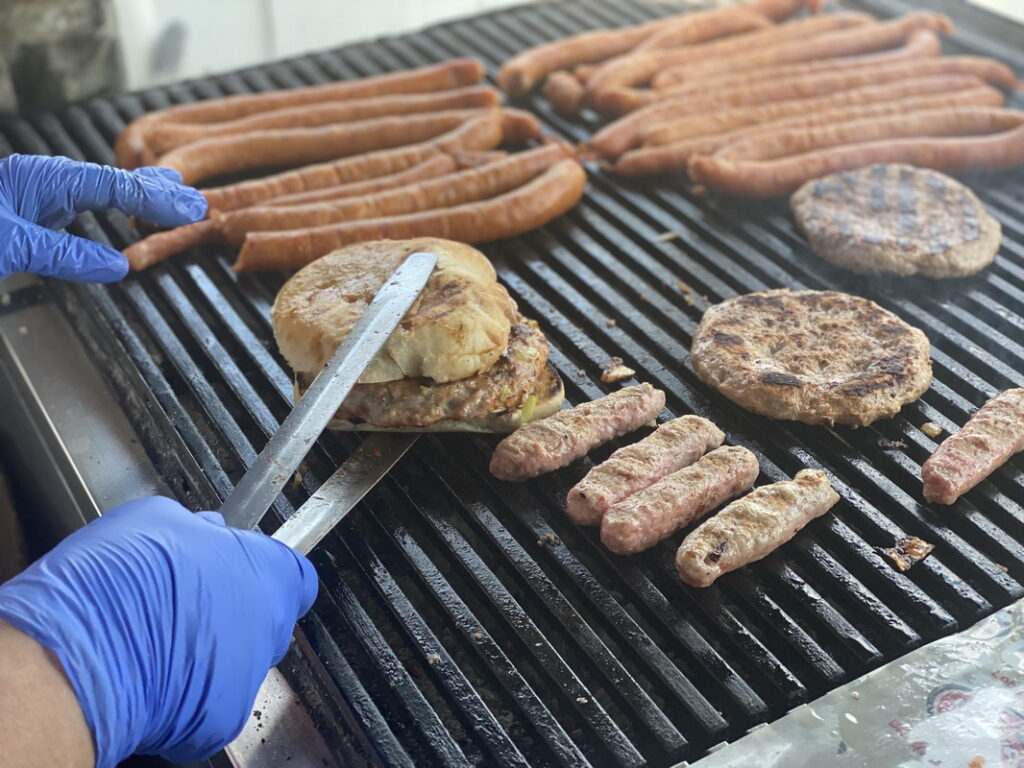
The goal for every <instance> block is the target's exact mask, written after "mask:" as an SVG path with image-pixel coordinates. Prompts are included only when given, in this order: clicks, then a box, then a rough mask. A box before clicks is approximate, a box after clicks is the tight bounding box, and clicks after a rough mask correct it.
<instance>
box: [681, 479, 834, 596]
mask: <svg viewBox="0 0 1024 768" xmlns="http://www.w3.org/2000/svg"><path fill="white" fill-rule="evenodd" d="M837 501H839V494H838V493H836V492H835V489H834V488H832V483H831V482H829V479H828V476H827V475H826V474H825V473H824V472H822V471H821V470H820V469H802V470H800V471H799V472H797V473H796V477H795V478H794V479H792V480H784V481H783V482H781V483H772V484H771V485H763V486H761V487H760V488H756V489H754V490H753V491H751V492H750V493H748V494H747V495H746V496H744V497H743V498H742V499H738V500H736V501H734V502H732V503H731V504H729V506H727V507H726V508H725V509H723V510H722V511H721V512H719V513H718V514H717V515H715V516H714V517H712V518H711V519H710V520H706V521H705V522H703V523H701V524H700V525H699V526H697V528H696V530H694V531H692V532H691V533H690V535H689V536H687V537H686V538H685V539H683V543H682V546H680V547H679V551H678V552H676V569H677V570H678V571H679V576H680V578H681V579H682V580H683V581H685V582H686V583H687V584H689V585H691V586H694V587H707V586H710V585H711V584H712V583H713V582H714V581H715V579H717V578H718V577H719V576H721V575H722V574H723V573H728V572H729V571H734V570H736V569H737V568H740V567H742V566H744V565H746V564H747V563H752V562H754V561H755V560H760V559H761V558H762V557H766V556H767V555H769V554H771V553H772V552H773V551H775V550H776V549H778V548H779V547H780V546H782V545H783V544H785V543H786V542H787V541H789V540H790V539H791V538H793V537H794V536H795V535H796V534H797V533H798V532H799V531H800V530H801V529H802V528H803V527H804V526H805V525H807V523H809V522H811V520H813V519H814V518H816V517H821V516H822V515H823V514H825V513H826V512H828V511H829V510H830V509H831V508H832V507H833V506H835V504H836V502H837Z"/></svg>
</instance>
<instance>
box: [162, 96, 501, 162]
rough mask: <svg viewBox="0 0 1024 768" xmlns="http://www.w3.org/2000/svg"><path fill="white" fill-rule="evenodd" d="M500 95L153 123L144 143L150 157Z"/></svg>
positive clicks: (484, 101) (474, 105) (483, 101)
mask: <svg viewBox="0 0 1024 768" xmlns="http://www.w3.org/2000/svg"><path fill="white" fill-rule="evenodd" d="M500 104H501V97H500V96H499V95H498V92H497V91H495V90H494V89H493V88H488V87H485V86H472V87H469V88H458V89H455V90H452V91H437V92H434V93H422V94H412V95H409V94H396V95H392V96H378V97H374V98H369V99H356V100H353V101H332V102H325V103H322V104H320V103H317V104H312V105H310V104H304V105H300V106H295V107H286V108H284V109H275V110H273V111H272V112H259V113H257V114H255V115H250V116H248V117H243V118H239V119H237V120H228V121H225V122H222V123H157V124H156V125H154V126H153V127H152V128H151V129H150V130H149V137H148V139H147V142H146V145H147V149H148V151H149V153H151V154H152V156H153V157H154V158H156V157H159V156H160V155H162V154H164V153H166V152H169V151H170V150H172V149H175V148H176V147H180V146H182V145H183V144H188V143H189V142H193V141H199V140H200V139H207V138H210V137H211V136H232V135H236V136H237V135H240V134H243V133H249V132H251V131H261V130H266V129H268V128H314V127H317V126H320V125H328V124H331V123H354V122H357V121H360V120H369V119H371V118H374V117H385V116H388V115H411V114H416V113H422V112H442V111H445V110H451V109H484V108H488V107H497V106H500Z"/></svg>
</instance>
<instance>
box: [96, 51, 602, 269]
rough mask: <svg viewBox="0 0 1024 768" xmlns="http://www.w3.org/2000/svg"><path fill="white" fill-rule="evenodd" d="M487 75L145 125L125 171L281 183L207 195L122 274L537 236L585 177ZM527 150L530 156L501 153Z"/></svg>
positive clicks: (477, 70)
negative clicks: (218, 258)
mask: <svg viewBox="0 0 1024 768" xmlns="http://www.w3.org/2000/svg"><path fill="white" fill-rule="evenodd" d="M483 76H484V68H483V65H482V64H481V63H480V62H479V61H476V60H474V59H456V60H452V61H447V62H444V63H441V64H436V65H433V66H428V67H423V68H420V69H414V70H407V71H400V72H394V73H390V74H386V75H380V76H376V77H367V78H363V79H360V80H349V81H344V82H339V83H331V84H328V85H321V86H314V87H309V88H297V89H292V90H283V91H274V92H270V93H263V94H256V95H243V96H232V97H228V98H224V99H213V100H210V101H202V102H198V103H195V104H186V105H181V106H176V107H171V108H169V109H164V110H161V111H158V112H150V113H148V114H146V115H143V116H142V117H140V118H139V119H137V120H135V121H133V122H132V123H131V124H129V125H128V126H127V127H126V128H125V129H124V131H123V132H122V133H121V135H120V136H119V138H118V141H117V144H116V147H115V149H116V154H117V161H118V164H119V165H121V166H122V167H125V168H135V167H138V166H140V165H151V164H155V165H160V166H163V167H166V168H173V169H175V170H177V171H178V172H179V173H181V176H182V178H183V180H184V181H185V183H187V184H192V185H198V184H200V183H202V182H205V181H208V180H210V179H216V178H218V177H223V176H225V175H228V174H249V175H251V174H253V173H258V172H265V171H267V170H275V171H278V172H276V173H272V174H270V175H265V176H262V177H258V178H253V179H249V180H246V181H241V182H237V183H234V184H228V185H226V186H215V187H207V188H204V189H203V190H202V192H203V194H204V195H205V196H206V199H207V201H208V203H209V208H210V214H209V217H208V218H207V219H205V220H204V221H202V222H199V223H197V224H192V225H189V226H186V227H180V228H178V229H175V230H170V231H167V232H160V233H157V234H154V235H151V236H149V237H146V238H144V239H143V240H141V241H139V242H138V243H135V244H134V245H132V246H130V247H129V248H127V249H126V250H125V255H126V256H127V257H128V260H129V263H130V264H131V266H132V268H133V269H136V270H139V269H145V268H146V267H148V266H150V265H152V264H155V263H157V262H159V261H161V260H163V259H165V258H167V257H168V256H171V255H173V254H175V253H179V252H181V251H182V250H185V249H186V248H189V247H191V246H193V245H198V244H201V243H210V242H226V243H229V244H231V245H233V246H236V247H239V248H240V253H239V259H238V262H237V264H236V269H239V270H255V269H294V268H299V267H302V266H304V265H305V264H308V263H309V262H310V261H313V260H314V259H316V258H318V257H319V256H322V255H324V254H325V253H328V252H329V251H332V250H334V249H336V248H340V247H342V246H345V245H349V244H351V243H354V242H360V241H364V240H377V239H384V238H392V239H404V238H412V237H428V236H432V237H442V238H447V239H451V240H459V241H462V242H466V243H478V242H485V241H489V240H496V239H499V238H503V237H511V236H513V235H517V234H520V233H522V232H525V231H528V230H530V229H534V228H536V227H539V226H542V225H543V224H545V223H547V222H548V221H550V220H551V219H553V218H555V217H557V216H560V215H562V214H563V213H565V212H566V211H568V210H569V209H570V208H572V207H573V206H574V205H575V204H576V203H577V202H578V201H579V199H580V197H582V195H583V190H584V187H585V186H586V174H585V172H584V170H583V168H582V167H581V166H580V164H579V162H578V161H577V159H576V157H575V155H574V153H573V152H572V151H571V149H570V148H568V147H567V146H566V145H563V144H561V143H558V142H556V141H552V140H550V139H549V138H546V137H543V136H542V134H541V128H540V123H539V122H538V121H537V119H536V118H535V117H534V116H533V115H531V114H529V113H527V112H523V111H521V110H516V109H503V108H502V107H501V99H500V95H499V94H498V92H497V91H495V90H493V89H491V88H488V87H484V86H481V85H479V82H480V80H481V79H482V78H483ZM527 142H532V143H539V145H538V146H536V147H534V148H532V149H528V150H527V151H525V152H520V153H517V154H508V153H507V152H505V151H502V150H499V149H498V147H499V146H501V145H523V144H525V143H527ZM282 169H283V170H282Z"/></svg>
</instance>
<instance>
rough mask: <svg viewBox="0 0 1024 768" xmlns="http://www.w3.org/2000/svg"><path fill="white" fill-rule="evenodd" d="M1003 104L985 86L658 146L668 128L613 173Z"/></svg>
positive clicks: (658, 169) (650, 171) (639, 172)
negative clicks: (778, 139) (856, 125)
mask: <svg viewBox="0 0 1024 768" xmlns="http://www.w3.org/2000/svg"><path fill="white" fill-rule="evenodd" d="M1003 102H1004V97H1003V94H1002V93H1001V92H1000V91H998V90H996V89H995V88H991V87H989V86H987V85H982V86H978V87H976V88H967V89H965V90H961V91H954V92H952V93H950V94H948V95H946V94H937V95H934V96H916V97H911V98H907V99H903V100H899V101H883V102H879V103H875V104H859V105H855V106H851V107H838V108H835V109H827V110H824V111H822V112H811V113H810V114H805V115H802V116H800V117H790V118H784V119H782V120H772V121H768V122H766V123H758V124H756V125H752V126H746V127H744V128H739V129H736V130H733V131H729V132H727V133H722V134H716V135H710V136H700V137H697V138H692V139H684V140H682V141H678V142H675V143H666V144H662V143H660V141H656V140H655V139H660V138H661V134H662V132H663V131H664V130H666V129H671V128H672V124H671V123H670V124H668V125H666V126H664V128H659V127H658V126H655V127H654V130H653V131H652V132H651V134H650V135H649V136H648V138H647V139H645V141H644V146H643V147H641V148H640V149H633V150H630V151H629V152H626V153H625V154H623V155H622V156H621V157H619V159H618V160H616V161H615V165H614V170H615V172H616V173H618V174H621V175H623V176H648V175H654V174H660V173H671V172H674V171H685V170H686V168H687V165H688V163H689V161H690V158H691V157H694V156H695V155H712V154H714V153H715V152H717V151H718V150H719V149H721V148H722V147H724V146H725V145H726V144H729V143H730V142H732V141H735V140H737V139H740V138H746V137H748V136H754V135H757V134H759V133H762V132H764V131H771V130H777V129H791V128H811V127H814V126H818V125H828V124H830V123H841V122H845V121H849V120H858V119H863V118H868V117H884V116H886V115H898V114H904V113H906V112H913V111H916V110H921V109H939V108H949V107H962V106H969V105H977V106H987V107H998V106H1001V105H1002V104H1003Z"/></svg>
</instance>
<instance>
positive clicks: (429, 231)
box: [235, 160, 587, 270]
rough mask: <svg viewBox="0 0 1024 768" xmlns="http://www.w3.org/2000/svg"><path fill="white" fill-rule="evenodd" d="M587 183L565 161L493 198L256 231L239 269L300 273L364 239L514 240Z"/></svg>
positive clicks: (562, 208)
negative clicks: (384, 215)
mask: <svg viewBox="0 0 1024 768" xmlns="http://www.w3.org/2000/svg"><path fill="white" fill-rule="evenodd" d="M586 183H587V174H586V171H584V170H583V167H582V166H581V165H580V164H579V163H578V162H576V161H575V160H562V161H561V162H559V163H557V164H556V165H554V166H552V167H551V168H549V169H548V170H547V171H545V172H544V173H543V174H541V175H540V176H538V177H537V178H536V179H534V180H533V181H531V182H529V183H528V184H525V185H523V186H522V187H519V188H518V189H514V190H512V191H511V192H506V193H505V194H503V195H499V196H498V197H495V198H493V199H491V200H483V201H480V202H475V203H467V204H465V205H459V206H455V207H454V208H441V209H438V210H433V211H422V212H420V213H411V214H407V215H404V216H392V217H388V218H382V219H369V220H365V221H353V222H348V223H345V224H332V225H329V226H326V227H316V228H315V229H306V230H288V231H285V232H254V233H252V234H250V235H248V236H247V237H246V239H245V243H244V244H243V246H242V250H241V252H240V253H239V256H238V262H237V263H236V264H235V269H237V270H254V269H297V268H299V267H302V266H305V265H306V264H308V263H309V262H311V261H313V260H314V259H316V258H318V257H320V256H323V255H324V254H325V253H329V252H330V251H333V250H334V249H336V248H340V247H342V246H343V245H348V244H350V243H357V242H362V241H364V240H389V239H390V240H404V239H408V238H412V237H442V238H446V239H448V240H458V241H460V242H464V243H481V242H487V241H490V240H498V239H501V238H504V237H513V236H515V235H518V234H521V233H523V232H526V231H529V230H531V229H536V228H537V227H540V226H543V225H544V224H547V223H548V222H549V221H551V220H552V219H554V218H556V217H558V216H561V215H562V214H563V213H565V212H566V211H568V210H569V209H570V208H572V207H573V206H574V205H576V203H577V202H579V199H580V198H581V197H582V196H583V191H584V188H585V187H586Z"/></svg>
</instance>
